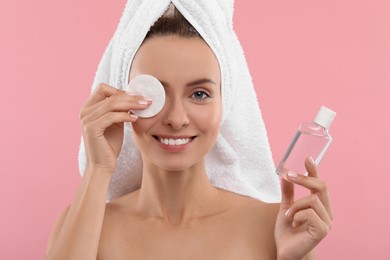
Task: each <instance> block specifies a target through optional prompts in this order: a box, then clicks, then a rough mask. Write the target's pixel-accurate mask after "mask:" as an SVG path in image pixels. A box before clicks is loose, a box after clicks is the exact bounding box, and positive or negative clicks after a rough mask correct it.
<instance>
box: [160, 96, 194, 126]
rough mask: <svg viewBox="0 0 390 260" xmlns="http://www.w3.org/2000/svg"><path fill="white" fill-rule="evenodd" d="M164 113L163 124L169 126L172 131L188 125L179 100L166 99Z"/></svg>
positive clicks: (182, 105) (187, 119) (184, 109)
mask: <svg viewBox="0 0 390 260" xmlns="http://www.w3.org/2000/svg"><path fill="white" fill-rule="evenodd" d="M164 111H165V113H164V118H163V122H164V124H165V125H169V126H171V127H172V128H173V129H176V130H178V129H180V128H182V127H183V126H186V125H188V124H189V123H190V120H189V118H188V115H187V111H186V108H185V106H184V104H183V100H182V99H181V98H178V97H176V98H168V97H167V99H166V103H165V108H164Z"/></svg>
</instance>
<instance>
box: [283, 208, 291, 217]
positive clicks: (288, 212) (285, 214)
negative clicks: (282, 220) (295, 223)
mask: <svg viewBox="0 0 390 260" xmlns="http://www.w3.org/2000/svg"><path fill="white" fill-rule="evenodd" d="M290 211H291V208H289V209H288V210H287V211H286V213H284V216H285V217H287V216H288V214H290Z"/></svg>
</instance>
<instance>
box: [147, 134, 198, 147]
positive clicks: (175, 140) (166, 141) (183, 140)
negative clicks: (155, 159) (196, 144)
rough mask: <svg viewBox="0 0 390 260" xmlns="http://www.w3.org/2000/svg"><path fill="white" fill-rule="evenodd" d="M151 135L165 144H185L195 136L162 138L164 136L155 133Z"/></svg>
mask: <svg viewBox="0 0 390 260" xmlns="http://www.w3.org/2000/svg"><path fill="white" fill-rule="evenodd" d="M153 137H154V139H156V140H157V141H159V142H160V143H162V144H165V145H171V146H175V145H185V144H188V143H190V142H192V141H193V140H194V139H195V138H196V136H192V137H185V138H164V137H160V136H157V135H153Z"/></svg>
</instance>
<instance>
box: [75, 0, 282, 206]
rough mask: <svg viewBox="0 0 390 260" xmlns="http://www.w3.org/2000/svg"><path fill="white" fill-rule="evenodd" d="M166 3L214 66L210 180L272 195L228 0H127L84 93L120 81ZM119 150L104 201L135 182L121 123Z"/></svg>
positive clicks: (136, 169) (134, 162) (136, 171)
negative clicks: (218, 115)
mask: <svg viewBox="0 0 390 260" xmlns="http://www.w3.org/2000/svg"><path fill="white" fill-rule="evenodd" d="M170 3H172V4H173V5H174V6H175V7H176V8H177V9H178V11H179V12H180V13H181V14H182V15H183V16H184V17H185V18H186V19H187V20H188V21H189V22H190V23H191V24H192V25H193V26H194V28H195V29H196V30H197V31H198V32H199V33H200V35H201V36H202V38H203V39H204V40H205V41H206V43H207V44H208V45H209V46H210V48H211V49H212V50H213V52H214V54H215V55H216V57H217V59H218V62H219V65H220V69H221V93H222V106H223V108H222V121H221V126H220V131H219V135H218V138H217V142H216V144H215V145H214V147H213V148H212V150H211V151H210V152H209V154H208V155H207V157H206V170H207V175H208V177H209V180H210V182H211V183H212V184H213V185H214V186H215V187H218V188H222V189H225V190H228V191H231V192H235V193H238V194H241V195H245V196H249V197H252V198H256V199H259V200H261V201H264V202H280V196H281V193H280V183H279V177H278V176H277V175H276V173H275V166H274V163H273V160H272V154H271V149H270V146H269V142H268V137H267V132H266V129H265V125H264V122H263V118H262V115H261V112H260V108H259V104H258V101H257V97H256V92H255V90H254V88H253V83H252V78H251V76H250V73H249V69H248V65H247V63H246V60H245V56H244V53H243V50H242V47H241V44H240V42H239V40H238V39H237V36H236V34H235V32H234V30H233V7H234V3H233V0H196V1H194V0H142V1H140V0H128V2H127V4H126V7H125V10H124V12H123V14H122V17H121V19H120V22H119V25H118V27H117V29H116V32H115V34H114V36H113V37H112V39H111V41H110V43H109V45H108V47H107V49H106V51H105V53H104V55H103V57H102V59H101V61H100V64H99V67H98V70H97V72H96V75H95V80H94V82H93V85H92V89H91V92H92V91H93V90H95V88H96V87H97V85H98V84H99V83H101V82H103V83H106V84H109V85H111V86H113V87H116V88H118V89H124V88H125V86H126V85H127V83H128V76H129V68H130V65H131V62H132V60H133V58H134V55H135V53H136V52H137V50H138V48H139V47H140V45H141V43H142V41H143V40H144V38H145V36H146V34H147V32H148V31H149V28H150V27H151V26H152V25H153V24H154V22H155V21H157V19H158V18H159V17H161V16H162V15H163V14H164V13H165V11H167V10H168V13H169V9H168V7H169V6H170ZM124 131H125V132H124V141H123V146H122V150H121V152H120V154H119V157H118V160H117V167H116V169H115V171H114V173H113V176H112V179H111V183H110V186H109V191H108V194H107V200H108V201H109V200H111V199H113V198H116V197H119V196H122V195H124V194H126V193H129V192H131V191H133V190H135V189H138V188H139V187H140V185H141V179H142V158H141V156H140V153H139V151H138V150H137V148H136V145H135V143H134V140H133V138H132V133H131V127H129V125H128V124H125V129H124ZM78 160H79V170H80V173H81V175H83V173H84V170H85V165H86V154H85V148H84V142H83V137H81V143H80V150H79V155H78Z"/></svg>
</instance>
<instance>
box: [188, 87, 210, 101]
mask: <svg viewBox="0 0 390 260" xmlns="http://www.w3.org/2000/svg"><path fill="white" fill-rule="evenodd" d="M192 97H193V98H194V99H196V100H200V101H203V100H205V99H207V98H209V97H210V95H209V94H208V93H207V92H205V91H200V90H198V91H195V92H194V93H193V94H192Z"/></svg>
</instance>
